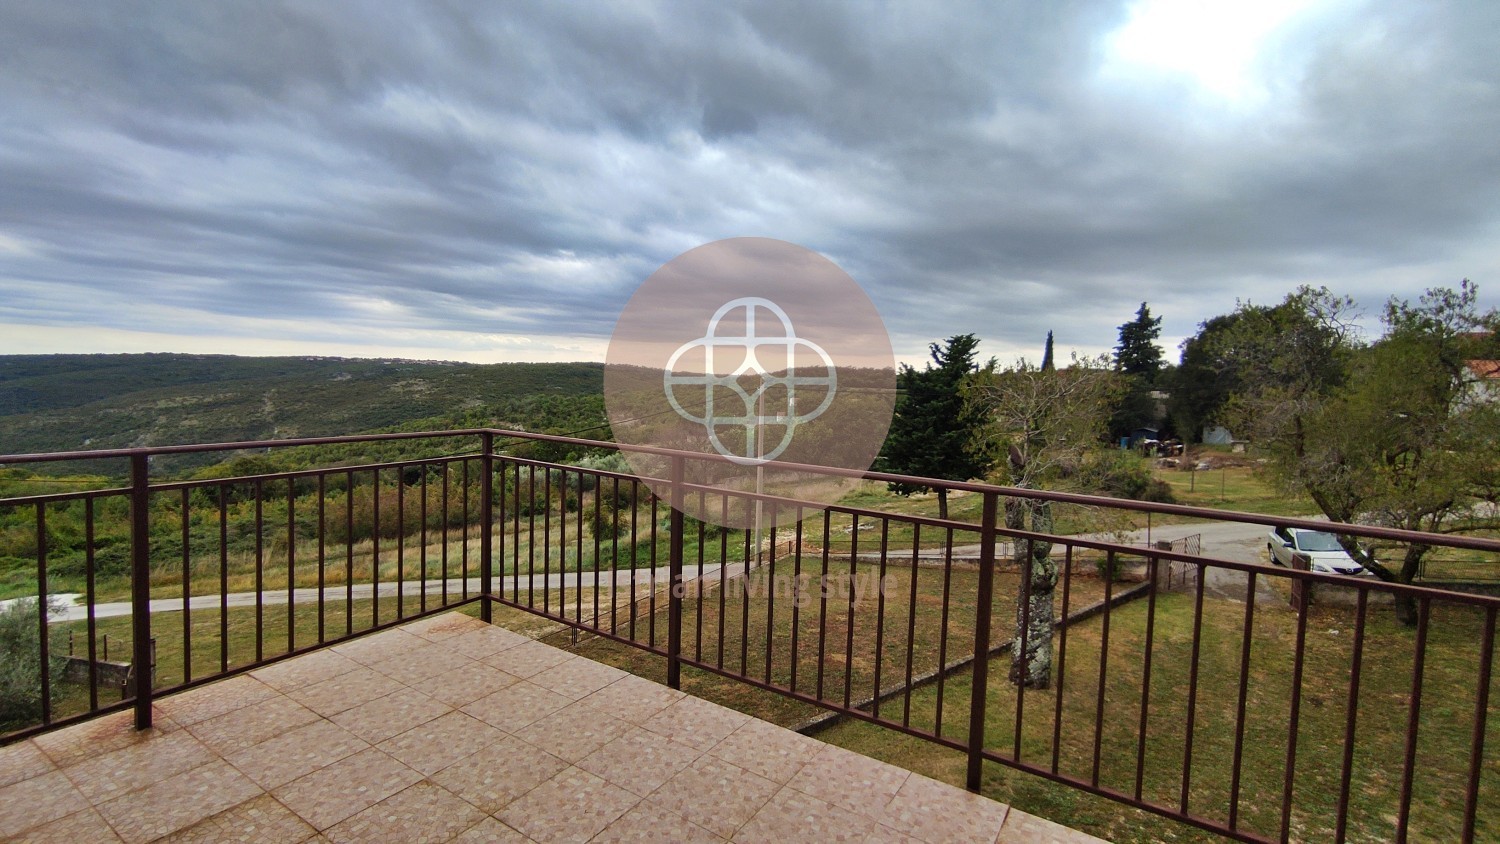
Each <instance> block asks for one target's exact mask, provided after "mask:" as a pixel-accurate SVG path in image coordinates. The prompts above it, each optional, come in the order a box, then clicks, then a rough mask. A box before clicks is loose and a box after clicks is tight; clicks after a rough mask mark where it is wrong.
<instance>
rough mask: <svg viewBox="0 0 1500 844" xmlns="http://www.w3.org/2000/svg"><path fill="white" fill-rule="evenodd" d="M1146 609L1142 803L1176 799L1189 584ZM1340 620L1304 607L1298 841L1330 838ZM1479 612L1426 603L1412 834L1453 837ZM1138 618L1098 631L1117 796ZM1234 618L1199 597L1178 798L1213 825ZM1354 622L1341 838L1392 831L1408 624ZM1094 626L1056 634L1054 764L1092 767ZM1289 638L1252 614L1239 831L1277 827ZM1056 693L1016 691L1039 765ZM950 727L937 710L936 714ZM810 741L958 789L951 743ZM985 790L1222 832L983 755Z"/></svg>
mask: <svg viewBox="0 0 1500 844" xmlns="http://www.w3.org/2000/svg"><path fill="white" fill-rule="evenodd" d="M1157 610H1158V611H1157V618H1156V627H1155V633H1154V635H1155V640H1154V644H1153V648H1152V693H1151V700H1150V704H1149V707H1148V717H1149V721H1148V723H1149V726H1148V729H1147V735H1148V741H1147V743H1146V748H1145V768H1144V776H1143V794H1144V796H1145V797H1146V798H1147V799H1150V800H1153V801H1158V802H1163V803H1165V804H1167V805H1175V804H1176V802H1177V799H1178V791H1179V788H1180V783H1181V773H1182V767H1183V755H1184V754H1183V749H1184V745H1185V738H1186V731H1185V724H1186V710H1187V697H1188V672H1189V668H1190V662H1191V660H1190V657H1191V632H1192V618H1193V607H1192V600H1191V597H1190V596H1186V595H1166V596H1162V598H1161V599H1160V600H1159V601H1158V605H1157ZM1351 616H1352V612H1351V611H1349V610H1345V609H1337V608H1330V607H1318V608H1317V609H1315V610H1314V611H1313V613H1312V614H1311V616H1310V617H1309V621H1308V626H1307V650H1306V654H1307V656H1306V664H1305V666H1304V679H1305V684H1304V689H1303V694H1302V701H1301V712H1300V719H1301V720H1300V726H1299V731H1298V746H1297V750H1298V753H1297V761H1296V786H1295V792H1294V797H1293V814H1292V826H1291V834H1292V837H1293V838H1294V839H1300V840H1308V841H1321V840H1331V839H1332V838H1333V835H1334V812H1335V808H1336V806H1337V802H1338V784H1339V778H1340V773H1341V763H1342V748H1343V730H1344V723H1345V714H1346V700H1347V697H1346V696H1347V693H1348V680H1349V665H1350V654H1351V648H1352V645H1351V639H1352V637H1351V635H1350V634H1351V628H1352V620H1351ZM1482 618H1483V616H1482V614H1480V613H1476V612H1473V611H1471V610H1468V609H1465V608H1461V607H1456V606H1446V607H1440V608H1438V609H1437V610H1435V612H1434V616H1433V623H1432V627H1431V630H1430V632H1429V639H1428V651H1427V661H1426V665H1425V691H1424V695H1423V707H1422V712H1421V716H1422V717H1421V721H1420V730H1419V742H1418V755H1417V760H1418V761H1417V776H1416V779H1415V782H1414V798H1413V801H1412V821H1411V826H1412V832H1413V837H1414V838H1415V839H1417V840H1431V841H1443V840H1455V839H1456V838H1457V837H1458V834H1459V831H1460V826H1459V822H1460V818H1461V817H1462V809H1463V794H1464V786H1465V783H1466V781H1467V779H1466V778H1467V767H1466V766H1467V760H1468V750H1469V740H1470V730H1471V727H1472V719H1473V716H1474V706H1475V693H1476V689H1475V680H1474V678H1475V674H1476V665H1477V651H1478V644H1477V640H1478V631H1479V629H1480V626H1481V624H1482ZM1145 620H1146V604H1145V603H1144V602H1141V601H1137V602H1135V603H1133V604H1130V605H1128V606H1127V607H1125V608H1122V609H1120V610H1118V611H1117V612H1115V613H1114V615H1113V617H1112V619H1111V626H1110V647H1109V665H1110V673H1109V684H1108V686H1107V687H1106V692H1105V717H1104V729H1103V735H1102V742H1101V745H1102V764H1101V776H1100V782H1101V784H1103V785H1105V786H1108V787H1111V788H1115V789H1117V790H1121V791H1125V792H1127V793H1129V792H1131V791H1132V790H1133V788H1134V781H1135V773H1136V761H1137V751H1138V748H1139V745H1138V743H1137V738H1138V735H1139V733H1138V726H1139V718H1140V697H1141V695H1140V685H1141V665H1142V662H1143V659H1142V657H1143V653H1144V640H1145V635H1144V631H1145ZM1242 622H1243V605H1240V604H1234V603H1228V602H1219V601H1209V602H1208V604H1207V605H1206V606H1205V612H1204V634H1203V642H1202V650H1201V654H1200V668H1199V670H1200V674H1199V682H1200V685H1199V690H1198V705H1197V724H1196V727H1195V730H1194V736H1193V738H1194V751H1193V764H1192V773H1193V777H1192V791H1191V794H1190V798H1189V799H1190V808H1191V810H1192V811H1193V812H1194V813H1195V814H1199V815H1202V816H1206V817H1210V818H1214V819H1217V820H1219V821H1224V820H1225V819H1227V816H1228V807H1229V788H1230V782H1231V771H1232V769H1233V749H1234V723H1235V718H1234V714H1235V706H1236V703H1237V700H1236V693H1237V689H1238V677H1239V659H1240V652H1241V650H1240V649H1241V643H1242V641H1243V640H1242V637H1241V629H1242V628H1241V626H1240V625H1241V624H1242ZM1368 624H1369V627H1368V628H1367V632H1366V643H1365V657H1366V658H1365V661H1364V678H1363V680H1362V693H1361V698H1360V703H1359V708H1358V728H1357V736H1358V737H1357V740H1356V752H1355V757H1354V768H1353V771H1354V774H1353V787H1352V789H1351V792H1352V793H1351V801H1352V802H1351V818H1350V832H1349V840H1351V841H1388V840H1391V838H1392V837H1393V836H1394V831H1395V830H1394V818H1395V814H1396V807H1397V806H1398V803H1399V795H1400V786H1401V783H1400V770H1401V759H1402V758H1403V755H1402V754H1403V747H1404V745H1403V740H1404V730H1405V726H1406V715H1407V711H1408V710H1407V699H1408V692H1409V689H1410V686H1411V676H1412V667H1413V659H1412V652H1413V640H1414V635H1413V633H1412V631H1409V630H1406V629H1404V628H1401V627H1399V626H1397V625H1396V624H1395V622H1394V620H1393V618H1392V615H1391V613H1390V611H1389V610H1388V609H1385V608H1383V607H1382V608H1376V609H1373V610H1372V612H1371V614H1370V616H1369V622H1368ZM1100 631H1101V626H1100V624H1099V622H1098V621H1090V622H1087V623H1085V624H1084V625H1080V626H1078V627H1075V628H1073V629H1072V630H1071V631H1070V633H1069V650H1068V656H1067V660H1068V662H1067V676H1066V678H1065V680H1064V683H1063V720H1062V724H1063V728H1062V730H1061V735H1062V742H1061V746H1060V748H1059V763H1060V770H1061V771H1063V772H1064V773H1068V774H1071V775H1073V776H1076V777H1082V778H1084V779H1087V778H1088V777H1089V776H1090V774H1091V772H1092V758H1093V757H1092V753H1093V741H1094V707H1095V704H1096V701H1097V691H1098V684H1097V681H1098V665H1099V650H1100V649H1099V644H1100ZM1295 637H1296V617H1295V616H1294V615H1292V614H1291V613H1290V612H1285V611H1281V610H1277V609H1270V608H1264V607H1263V608H1258V612H1257V614H1256V624H1255V630H1254V636H1253V637H1252V645H1251V661H1250V684H1249V687H1248V691H1249V693H1248V698H1247V707H1246V727H1245V744H1244V757H1243V761H1242V771H1243V781H1242V784H1241V796H1240V804H1239V806H1240V807H1239V818H1240V824H1241V826H1242V827H1243V828H1246V829H1249V830H1252V831H1255V832H1257V833H1260V834H1263V835H1267V836H1270V837H1273V838H1274V837H1276V836H1277V834H1278V830H1279V823H1280V811H1281V789H1282V782H1283V773H1284V770H1285V767H1284V766H1285V761H1286V751H1287V743H1288V723H1289V712H1290V705H1291V677H1292V668H1293V666H1292V655H1293V650H1294V648H1293V645H1294V643H1295ZM990 678H991V680H990V692H989V695H990V697H989V700H990V704H989V707H988V709H987V729H986V737H985V743H986V746H987V747H988V748H990V749H992V750H996V751H999V752H1001V753H1003V754H1004V755H1006V756H1010V755H1011V754H1012V752H1013V747H1014V746H1013V729H1014V703H1015V691H1014V689H1013V688H1012V687H1010V686H1009V685H1008V684H1007V683H1006V682H1005V680H1004V665H1003V664H999V663H996V664H995V665H993V666H992V667H991V672H990ZM969 690H970V683H969V679H968V678H967V677H965V678H962V679H959V680H958V682H955V683H954V684H953V688H952V690H951V695H950V697H949V700H950V703H949V704H948V705H949V706H953V707H957V708H959V709H960V710H962V713H961V714H960V713H958V712H955V713H954V716H953V717H954V720H953V721H952V723H962V717H963V716H966V714H967V700H968V692H969ZM1496 691H1497V690H1493V689H1492V691H1491V701H1494V700H1495V699H1496V697H1495V695H1496ZM1056 694H1057V692H1056V691H1055V690H1050V691H1041V692H1031V693H1028V694H1027V697H1026V709H1025V713H1026V718H1025V723H1024V725H1023V730H1022V741H1021V758H1022V759H1023V760H1026V761H1029V762H1032V763H1041V764H1048V763H1049V762H1050V758H1051V752H1052V730H1053V712H1054V706H1055V703H1056V699H1057V698H1056ZM919 699H920V711H921V712H922V714H923V716H924V721H923V723H925V724H930V722H931V713H932V711H933V708H934V705H935V695H934V693H933V692H931V691H928V690H924V691H923V692H922V693H921V695H920V697H919ZM1493 710H1494V707H1493V704H1492V707H1491V718H1490V719H1489V733H1490V735H1489V737H1488V739H1487V744H1488V745H1489V746H1491V747H1493V746H1494V744H1493V742H1494V741H1496V740H1497V739H1500V735H1497V732H1500V726H1497V725H1496V723H1495V722H1496V718H1495V717H1493V716H1494V711H1493ZM949 720H950V716H949V715H948V714H947V713H946V712H945V714H944V721H945V722H949ZM821 737H822V738H824V739H825V740H828V741H831V742H834V743H836V744H840V745H843V746H846V747H849V748H852V749H855V750H858V751H860V752H862V753H866V754H869V755H871V756H875V757H877V758H881V759H885V760H887V761H890V762H893V763H895V764H898V765H901V766H902V767H906V768H910V769H912V770H915V771H919V772H922V773H925V774H928V775H930V776H934V777H937V778H939V779H944V780H947V781H949V782H953V783H955V784H962V783H963V776H964V759H963V757H962V754H958V753H955V752H952V751H948V750H946V749H943V748H940V747H938V746H936V745H933V744H930V743H927V742H923V741H920V740H917V739H912V738H909V737H904V736H901V735H898V734H894V733H892V732H891V731H889V730H885V729H882V728H879V727H875V726H871V725H868V724H863V723H857V722H848V723H845V724H842V725H840V726H838V727H836V728H834V729H832V730H830V731H828V732H825V733H823V734H822V736H821ZM1485 770H1486V775H1487V777H1488V779H1487V780H1486V781H1485V785H1484V789H1483V792H1482V795H1481V803H1480V806H1481V811H1480V817H1479V825H1478V830H1477V836H1478V838H1479V839H1481V840H1492V839H1493V838H1495V837H1496V836H1500V816H1497V813H1496V812H1495V811H1494V810H1493V809H1491V810H1489V811H1486V809H1485V807H1486V806H1489V807H1493V806H1494V805H1495V803H1494V800H1495V798H1496V796H1497V794H1496V789H1495V784H1494V781H1493V780H1494V776H1495V775H1496V774H1500V770H1497V764H1496V762H1495V761H1494V755H1493V754H1490V756H1489V758H1488V760H1487V765H1486V769H1485ZM984 791H985V793H986V794H988V795H990V796H992V797H994V798H995V799H997V800H1001V801H1004V802H1007V803H1011V804H1013V805H1015V806H1017V807H1018V808H1021V809H1023V810H1026V811H1029V812H1034V813H1036V814H1039V815H1042V816H1043V817H1047V818H1050V819H1052V820H1055V821H1058V822H1060V823H1064V824H1067V825H1069V826H1073V827H1076V828H1079V829H1083V830H1084V831H1087V832H1090V833H1092V834H1095V835H1099V836H1101V837H1104V838H1107V839H1110V840H1114V841H1139V842H1148V841H1169V840H1179V841H1180V840H1186V841H1196V840H1204V841H1209V840H1219V839H1218V838H1217V836H1214V835H1211V834H1209V833H1204V832H1200V831H1198V830H1195V829H1193V828H1191V827H1189V826H1187V825H1184V824H1180V823H1177V822H1174V821H1170V820H1167V819H1164V818H1159V817H1157V816H1155V815H1151V814H1149V813H1145V812H1141V811H1139V810H1135V809H1131V808H1129V807H1127V806H1125V805H1123V804H1119V803H1115V802H1113V801H1110V800H1106V799H1103V798H1097V797H1093V796H1091V795H1087V794H1085V793H1082V792H1079V791H1077V790H1075V789H1072V788H1069V787H1067V786H1062V785H1056V784H1053V783H1050V782H1048V781H1046V780H1043V779H1041V778H1039V777H1035V776H1032V775H1029V774H1026V773H1023V772H1020V771H1016V770H1013V769H1009V768H1007V767H1005V766H1002V765H999V764H995V763H988V764H987V765H986V768H985V775H984Z"/></svg>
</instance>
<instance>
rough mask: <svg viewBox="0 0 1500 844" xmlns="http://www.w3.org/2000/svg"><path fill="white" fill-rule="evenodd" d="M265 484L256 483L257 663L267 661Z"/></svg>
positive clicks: (261, 482)
mask: <svg viewBox="0 0 1500 844" xmlns="http://www.w3.org/2000/svg"><path fill="white" fill-rule="evenodd" d="M265 491H266V490H265V483H264V482H263V481H259V480H258V481H256V482H255V661H256V662H260V661H261V660H263V659H265V641H266V637H265V620H266V558H265V555H266V545H265V535H266V524H265Z"/></svg>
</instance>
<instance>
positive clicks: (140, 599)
mask: <svg viewBox="0 0 1500 844" xmlns="http://www.w3.org/2000/svg"><path fill="white" fill-rule="evenodd" d="M149 472H150V466H149V463H148V458H147V456H146V455H145V454H142V453H138V454H132V455H130V636H131V640H130V641H131V650H132V651H133V655H132V657H131V660H132V662H133V664H134V668H135V688H134V689H133V691H134V692H135V728H136V729H137V730H145V729H148V728H150V726H151V692H152V685H153V681H154V680H155V679H156V678H155V677H154V676H153V674H154V672H153V671H152V670H151V518H150V508H151V488H150V486H149V485H148V484H149V483H150V478H149Z"/></svg>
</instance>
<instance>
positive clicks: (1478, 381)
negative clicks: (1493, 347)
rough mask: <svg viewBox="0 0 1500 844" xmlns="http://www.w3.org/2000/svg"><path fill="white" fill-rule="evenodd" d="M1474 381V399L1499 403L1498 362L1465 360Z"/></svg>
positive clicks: (1499, 380) (1499, 371) (1499, 378)
mask: <svg viewBox="0 0 1500 844" xmlns="http://www.w3.org/2000/svg"><path fill="white" fill-rule="evenodd" d="M1464 365H1465V366H1467V367H1468V368H1469V372H1470V374H1472V375H1473V376H1474V380H1475V389H1474V393H1475V398H1476V399H1478V400H1479V401H1500V360H1466V361H1464Z"/></svg>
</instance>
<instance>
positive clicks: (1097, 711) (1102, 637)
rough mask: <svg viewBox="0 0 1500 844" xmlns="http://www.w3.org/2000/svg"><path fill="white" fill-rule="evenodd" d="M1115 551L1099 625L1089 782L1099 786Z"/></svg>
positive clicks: (1108, 555)
mask: <svg viewBox="0 0 1500 844" xmlns="http://www.w3.org/2000/svg"><path fill="white" fill-rule="evenodd" d="M1115 565H1116V564H1115V552H1113V551H1106V552H1104V571H1105V575H1104V620H1103V621H1102V622H1101V623H1100V625H1099V687H1098V689H1096V692H1097V695H1096V697H1095V700H1094V767H1093V770H1092V772H1091V773H1090V774H1089V784H1090V785H1092V786H1094V787H1095V788H1098V787H1099V767H1100V765H1101V764H1102V761H1103V760H1102V753H1103V749H1104V700H1105V691H1106V690H1107V689H1108V688H1109V619H1110V616H1111V615H1112V614H1113V613H1111V612H1110V610H1111V609H1113V607H1114V597H1115V595H1114V587H1115V570H1116V569H1115Z"/></svg>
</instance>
